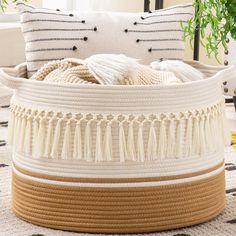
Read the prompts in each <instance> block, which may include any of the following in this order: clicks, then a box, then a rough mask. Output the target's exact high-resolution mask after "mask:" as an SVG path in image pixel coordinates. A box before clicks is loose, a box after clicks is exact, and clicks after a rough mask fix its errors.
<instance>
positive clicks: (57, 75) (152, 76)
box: [31, 59, 182, 85]
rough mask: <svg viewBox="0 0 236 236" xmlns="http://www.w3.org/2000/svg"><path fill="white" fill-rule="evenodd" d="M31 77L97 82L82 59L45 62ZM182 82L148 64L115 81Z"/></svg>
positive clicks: (131, 83) (144, 83)
mask: <svg viewBox="0 0 236 236" xmlns="http://www.w3.org/2000/svg"><path fill="white" fill-rule="evenodd" d="M31 79H34V80H40V81H48V82H55V83H74V84H99V82H98V81H97V79H96V78H95V77H94V75H93V74H92V72H91V71H90V70H89V68H88V67H87V65H86V64H85V63H84V64H83V61H81V62H77V63H76V62H75V61H73V60H71V61H70V60H69V59H66V60H61V61H60V60H57V61H52V62H49V63H47V64H45V65H44V66H43V67H42V68H41V69H39V71H38V72H36V73H35V74H34V76H33V77H31ZM173 83H175V84H176V83H182V82H181V80H180V79H178V78H177V77H176V76H175V75H174V73H172V72H166V71H157V70H154V69H151V68H150V67H149V66H140V67H139V69H137V72H136V73H135V75H134V76H130V77H124V78H122V79H120V80H119V81H117V84H120V85H150V84H162V85H168V84H173Z"/></svg>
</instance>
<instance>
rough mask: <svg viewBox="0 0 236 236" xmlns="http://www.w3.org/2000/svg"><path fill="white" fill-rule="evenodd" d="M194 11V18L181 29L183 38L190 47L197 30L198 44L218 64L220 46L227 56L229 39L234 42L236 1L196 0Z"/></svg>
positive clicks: (235, 34) (235, 33)
mask: <svg viewBox="0 0 236 236" xmlns="http://www.w3.org/2000/svg"><path fill="white" fill-rule="evenodd" d="M195 11H196V14H195V16H194V17H193V18H191V19H190V20H189V21H188V22H187V24H186V26H184V27H183V29H184V35H185V38H189V39H190V42H191V45H192V42H193V40H194V34H195V31H196V30H199V33H200V43H201V45H202V46H203V47H205V49H206V52H207V55H208V56H209V57H210V56H211V55H214V56H215V57H216V59H217V60H218V62H219V58H218V55H219V48H220V46H221V45H222V46H223V48H224V50H225V53H226V54H227V53H228V44H227V43H228V42H229V37H231V38H232V39H233V40H236V0H202V1H201V0H197V1H196V2H195ZM207 29H209V30H210V31H207V32H209V33H206V30H207Z"/></svg>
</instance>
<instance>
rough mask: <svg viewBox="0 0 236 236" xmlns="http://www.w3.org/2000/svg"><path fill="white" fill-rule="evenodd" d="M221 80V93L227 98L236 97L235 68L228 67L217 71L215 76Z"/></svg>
mask: <svg viewBox="0 0 236 236" xmlns="http://www.w3.org/2000/svg"><path fill="white" fill-rule="evenodd" d="M214 77H215V78H219V79H221V80H222V84H223V93H224V95H227V96H236V67H235V66H229V67H227V68H226V69H224V70H221V71H219V72H218V73H217V74H216V75H215V76H214Z"/></svg>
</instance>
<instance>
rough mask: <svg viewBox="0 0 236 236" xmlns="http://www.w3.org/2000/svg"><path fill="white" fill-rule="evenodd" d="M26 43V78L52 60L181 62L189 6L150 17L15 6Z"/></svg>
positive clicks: (19, 4)
mask: <svg viewBox="0 0 236 236" xmlns="http://www.w3.org/2000/svg"><path fill="white" fill-rule="evenodd" d="M17 6H18V9H19V11H20V12H21V24H22V31H23V34H24V38H25V42H26V60H27V67H28V71H29V76H31V75H32V74H33V73H35V72H36V71H37V70H38V69H39V68H40V67H41V66H42V65H43V64H45V63H47V62H48V61H51V60H57V59H63V58H67V57H75V58H81V59H84V58H87V57H89V56H91V55H93V54H98V53H114V54H119V53H122V54H125V55H127V56H130V57H134V58H137V59H140V62H141V63H143V64H148V63H150V62H152V61H154V60H157V59H160V58H163V59H183V51H184V43H183V30H182V27H181V23H180V22H183V23H185V22H186V21H187V20H188V19H189V18H190V17H191V16H192V14H193V6H192V4H182V5H177V6H173V7H170V8H166V9H162V10H158V11H155V12H152V13H143V12H142V13H116V12H73V13H71V12H62V11H60V10H59V9H55V10H49V9H44V8H42V9H39V8H34V7H32V6H29V5H26V4H24V3H22V2H18V3H17Z"/></svg>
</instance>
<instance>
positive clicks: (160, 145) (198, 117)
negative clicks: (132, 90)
mask: <svg viewBox="0 0 236 236" xmlns="http://www.w3.org/2000/svg"><path fill="white" fill-rule="evenodd" d="M10 110H11V116H10V121H9V133H8V138H9V144H11V145H13V148H14V149H15V150H17V151H20V152H24V153H28V154H31V155H33V156H34V157H37V158H55V159H77V160H86V161H90V162H91V161H94V162H101V161H120V162H125V161H136V162H144V161H150V160H158V159H165V158H184V157H188V156H190V155H196V154H197V155H202V154H204V153H206V152H209V151H214V150H217V149H219V148H221V147H222V148H223V146H224V145H225V144H228V140H229V133H227V131H226V127H225V126H226V121H225V114H224V104H223V103H220V104H217V105H214V106H212V107H208V108H206V109H202V110H194V111H188V112H185V113H170V114H158V115H156V114H150V115H136V116H134V115H110V114H109V115H104V114H95V115H94V114H81V113H79V114H71V113H68V114H62V113H61V112H58V113H54V112H52V111H51V112H46V111H37V110H31V109H27V108H24V107H21V106H18V105H11V108H10ZM114 149H116V150H117V149H118V150H119V155H118V157H115V155H114V152H115V151H114Z"/></svg>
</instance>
